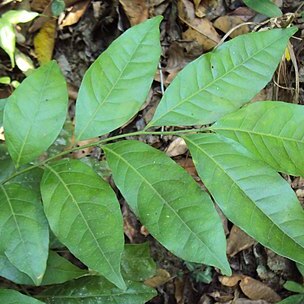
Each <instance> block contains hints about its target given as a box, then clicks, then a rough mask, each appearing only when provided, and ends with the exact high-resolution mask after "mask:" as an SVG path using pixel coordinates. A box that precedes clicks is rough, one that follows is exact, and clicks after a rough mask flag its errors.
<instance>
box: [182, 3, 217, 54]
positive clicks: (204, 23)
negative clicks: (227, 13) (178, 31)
mask: <svg viewBox="0 0 304 304" xmlns="http://www.w3.org/2000/svg"><path fill="white" fill-rule="evenodd" d="M178 17H179V18H180V20H181V21H182V22H183V23H185V24H186V25H187V26H188V27H189V28H188V29H187V30H186V31H185V32H184V33H183V34H182V36H183V39H185V40H195V41H197V42H198V43H199V44H200V45H202V46H203V48H204V49H205V50H210V49H212V48H213V47H215V46H216V45H217V44H218V43H219V41H220V36H219V34H218V33H217V32H216V30H215V29H214V27H213V25H212V23H211V22H210V21H209V20H208V19H207V18H198V17H196V16H195V10H194V4H193V3H192V2H190V1H189V0H179V1H178Z"/></svg>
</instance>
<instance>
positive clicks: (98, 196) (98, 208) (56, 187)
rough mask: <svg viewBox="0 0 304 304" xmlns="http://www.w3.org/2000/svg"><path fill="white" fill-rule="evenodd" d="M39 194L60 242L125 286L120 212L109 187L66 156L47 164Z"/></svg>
mask: <svg viewBox="0 0 304 304" xmlns="http://www.w3.org/2000/svg"><path fill="white" fill-rule="evenodd" d="M41 194H42V199H43V204H44V210H45V214H46V216H47V218H48V221H49V224H50V227H51V229H52V231H53V232H54V234H55V235H56V236H57V238H58V239H59V241H60V242H61V243H63V244H64V245H66V246H67V247H68V248H69V249H70V251H71V252H72V253H73V254H74V255H75V256H76V257H77V258H78V259H80V260H81V261H82V262H83V263H84V264H86V265H87V266H88V267H89V268H91V269H93V270H95V271H97V272H99V273H100V274H102V275H103V276H105V277H106V278H107V279H108V280H110V281H111V282H113V283H114V284H116V285H117V286H119V287H120V288H124V286H125V285H124V281H123V279H122V277H121V274H120V260H121V254H122V251H123V246H124V237H123V225H122V215H121V212H120V207H119V203H118V201H117V199H116V196H115V193H114V192H113V190H112V189H111V188H110V186H109V185H108V184H107V183H106V182H105V181H103V180H102V179H101V178H100V177H99V176H98V175H97V174H96V173H95V172H94V171H93V169H92V168H90V167H89V166H87V165H85V164H84V163H82V162H80V161H77V160H68V159H65V160H62V161H59V162H57V163H54V164H52V165H49V166H47V169H46V170H45V173H44V175H43V178H42V181H41Z"/></svg>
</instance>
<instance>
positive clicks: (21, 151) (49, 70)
mask: <svg viewBox="0 0 304 304" xmlns="http://www.w3.org/2000/svg"><path fill="white" fill-rule="evenodd" d="M53 66H54V65H53V64H52V65H51V66H50V68H49V69H48V71H47V75H46V77H45V80H44V83H43V85H42V86H41V88H40V94H39V98H38V100H39V104H38V107H37V109H36V111H35V114H34V117H33V118H34V119H33V120H32V121H30V122H31V125H30V127H29V128H28V130H27V132H26V135H25V137H24V140H23V142H22V145H21V148H20V151H19V153H18V157H17V162H16V167H19V164H20V160H21V157H22V154H23V150H24V148H25V145H26V143H27V140H28V137H29V135H30V132H31V131H32V128H33V126H34V124H35V122H36V119H37V113H39V111H40V107H41V103H42V96H43V91H44V88H45V87H46V84H47V83H48V81H49V77H50V74H51V72H52V70H53ZM16 102H17V101H16Z"/></svg>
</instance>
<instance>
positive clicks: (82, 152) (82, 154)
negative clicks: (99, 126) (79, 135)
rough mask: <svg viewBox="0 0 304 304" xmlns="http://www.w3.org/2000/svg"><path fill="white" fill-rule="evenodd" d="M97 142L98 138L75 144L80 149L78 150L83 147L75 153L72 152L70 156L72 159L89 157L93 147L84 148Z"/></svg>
mask: <svg viewBox="0 0 304 304" xmlns="http://www.w3.org/2000/svg"><path fill="white" fill-rule="evenodd" d="M98 140H99V138H91V139H87V140H82V141H79V142H77V147H80V148H81V147H83V148H82V149H79V150H77V151H74V152H73V154H72V157H73V158H82V157H85V156H87V155H89V154H90V153H91V152H92V151H93V149H94V147H86V145H88V144H92V143H94V142H96V141H98Z"/></svg>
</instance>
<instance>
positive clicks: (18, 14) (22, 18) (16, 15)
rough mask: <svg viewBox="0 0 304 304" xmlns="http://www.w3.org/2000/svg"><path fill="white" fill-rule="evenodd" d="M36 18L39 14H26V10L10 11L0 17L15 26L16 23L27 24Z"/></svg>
mask: <svg viewBox="0 0 304 304" xmlns="http://www.w3.org/2000/svg"><path fill="white" fill-rule="evenodd" d="M37 16H39V14H38V13H36V12H28V11H26V10H19V11H16V10H10V11H8V12H6V13H4V14H3V15H2V16H1V17H2V18H3V19H5V20H6V21H7V22H9V23H11V24H14V25H15V24H18V23H27V22H29V21H32V20H33V19H35V18H36V17H37Z"/></svg>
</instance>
